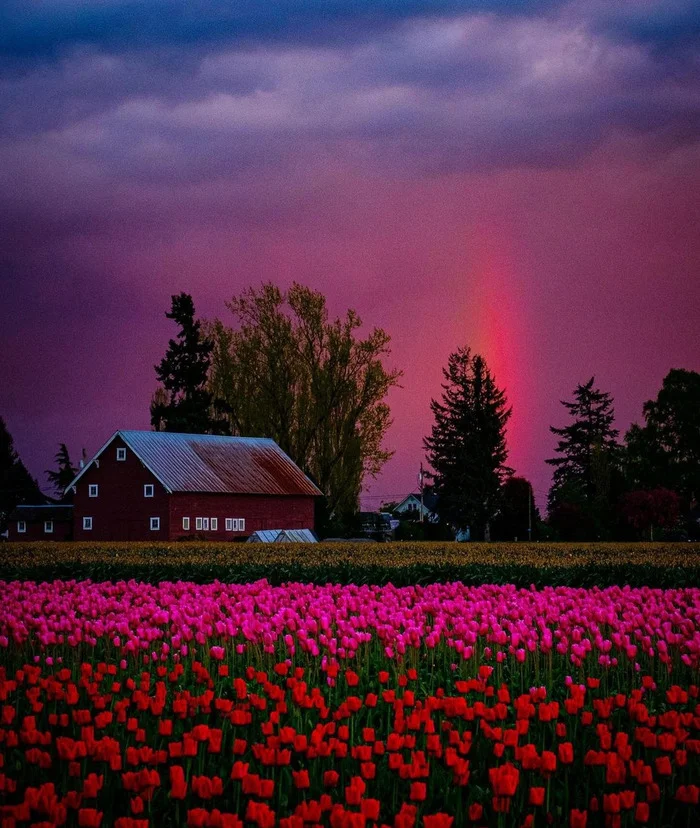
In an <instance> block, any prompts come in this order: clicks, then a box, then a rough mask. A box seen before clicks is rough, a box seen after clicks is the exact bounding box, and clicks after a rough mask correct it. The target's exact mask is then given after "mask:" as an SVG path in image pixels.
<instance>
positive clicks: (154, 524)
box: [151, 517, 160, 532]
mask: <svg viewBox="0 0 700 828" xmlns="http://www.w3.org/2000/svg"><path fill="white" fill-rule="evenodd" d="M159 529H160V518H159V517H152V518H151V531H152V532H157V531H158V530H159Z"/></svg>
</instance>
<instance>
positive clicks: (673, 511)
mask: <svg viewBox="0 0 700 828" xmlns="http://www.w3.org/2000/svg"><path fill="white" fill-rule="evenodd" d="M621 512H622V515H623V517H624V518H625V520H626V521H627V522H628V523H629V524H630V525H632V526H634V528H635V529H637V530H638V531H640V532H644V534H645V535H647V536H648V538H649V540H654V528H655V527H657V528H659V529H671V528H672V527H673V526H675V525H676V524H677V523H678V517H679V515H680V499H679V497H678V495H677V494H676V493H675V492H672V491H670V490H669V489H662V488H658V489H652V490H651V491H635V492H628V493H627V494H626V495H625V496H624V497H623V498H622V503H621Z"/></svg>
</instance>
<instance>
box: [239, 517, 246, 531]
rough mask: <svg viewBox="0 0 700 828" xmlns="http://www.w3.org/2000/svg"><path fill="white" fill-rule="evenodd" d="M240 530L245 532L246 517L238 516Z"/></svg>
mask: <svg viewBox="0 0 700 828" xmlns="http://www.w3.org/2000/svg"><path fill="white" fill-rule="evenodd" d="M238 531H239V532H245V518H238Z"/></svg>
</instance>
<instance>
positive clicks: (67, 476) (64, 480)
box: [46, 443, 78, 500]
mask: <svg viewBox="0 0 700 828" xmlns="http://www.w3.org/2000/svg"><path fill="white" fill-rule="evenodd" d="M54 459H55V461H56V468H55V469H54V470H52V469H47V470H46V476H47V478H48V480H49V483H51V485H52V486H53V490H54V493H55V494H56V497H57V498H58V499H59V500H72V496H71V494H70V493H68V494H66V488H67V487H68V486H69V485H70V484H71V483H72V481H73V478H74V477H75V476H76V474H77V473H78V472H77V470H76V469H75V467H74V466H73V464H72V463H71V459H70V455H69V454H68V447H67V446H66V444H65V443H61V444H60V445H59V447H58V451H57V452H56V457H55V458H54Z"/></svg>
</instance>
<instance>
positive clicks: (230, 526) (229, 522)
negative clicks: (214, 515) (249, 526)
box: [224, 518, 238, 532]
mask: <svg viewBox="0 0 700 828" xmlns="http://www.w3.org/2000/svg"><path fill="white" fill-rule="evenodd" d="M236 523H238V521H236ZM224 525H225V526H226V531H227V532H234V531H235V529H234V528H233V518H226V522H225V524H224Z"/></svg>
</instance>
